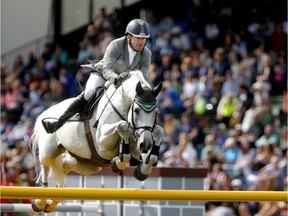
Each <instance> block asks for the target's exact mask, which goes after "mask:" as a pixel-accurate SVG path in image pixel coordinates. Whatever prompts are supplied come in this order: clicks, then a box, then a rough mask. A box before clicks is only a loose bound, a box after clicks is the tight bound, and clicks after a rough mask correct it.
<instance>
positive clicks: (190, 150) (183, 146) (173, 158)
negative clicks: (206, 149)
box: [164, 132, 198, 168]
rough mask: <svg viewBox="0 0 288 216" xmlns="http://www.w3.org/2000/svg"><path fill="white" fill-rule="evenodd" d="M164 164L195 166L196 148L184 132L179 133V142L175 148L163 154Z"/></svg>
mask: <svg viewBox="0 0 288 216" xmlns="http://www.w3.org/2000/svg"><path fill="white" fill-rule="evenodd" d="M164 164H166V165H168V166H170V167H171V166H172V167H183V166H184V167H190V168H193V167H196V166H197V165H198V157H197V150H196V149H195V148H194V146H193V143H192V142H191V140H189V135H188V133H186V132H181V133H180V134H179V142H178V143H177V145H176V148H175V149H172V150H171V151H167V152H166V153H165V154H164Z"/></svg>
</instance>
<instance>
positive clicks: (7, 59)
mask: <svg viewBox="0 0 288 216" xmlns="http://www.w3.org/2000/svg"><path fill="white" fill-rule="evenodd" d="M47 42H53V35H45V36H42V37H39V38H37V39H35V40H32V41H30V42H28V43H26V44H23V45H21V46H19V47H17V48H14V49H12V50H10V51H8V52H5V53H1V64H6V65H7V67H8V69H9V70H12V68H13V64H14V61H15V58H16V56H18V55H20V56H22V59H23V62H26V61H27V60H28V53H29V52H33V53H34V55H35V57H36V58H39V57H40V56H41V54H42V52H43V51H44V47H45V44H46V43H47Z"/></svg>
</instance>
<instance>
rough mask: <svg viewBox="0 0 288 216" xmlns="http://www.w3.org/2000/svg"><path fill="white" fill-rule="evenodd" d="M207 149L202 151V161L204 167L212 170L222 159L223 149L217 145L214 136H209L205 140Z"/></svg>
mask: <svg viewBox="0 0 288 216" xmlns="http://www.w3.org/2000/svg"><path fill="white" fill-rule="evenodd" d="M204 144H205V147H204V148H203V149H202V151H201V156H200V160H201V163H202V164H203V166H204V167H206V168H211V167H212V165H213V164H214V163H216V162H219V158H221V147H220V146H219V145H217V144H216V142H215V138H214V136H213V135H212V134H208V135H206V136H205V139H204Z"/></svg>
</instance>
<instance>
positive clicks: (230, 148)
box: [221, 137, 241, 176]
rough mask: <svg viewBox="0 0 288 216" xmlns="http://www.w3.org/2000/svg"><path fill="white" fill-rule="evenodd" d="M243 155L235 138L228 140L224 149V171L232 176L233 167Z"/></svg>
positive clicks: (222, 159)
mask: <svg viewBox="0 0 288 216" xmlns="http://www.w3.org/2000/svg"><path fill="white" fill-rule="evenodd" d="M240 154H241V149H240V148H239V147H238V144H237V140H236V139H235V138H234V137H229V138H227V139H226V141H225V143H224V145H223V147H222V158H221V161H222V163H223V164H222V167H223V169H224V170H225V171H226V172H227V173H228V174H229V175H230V176H232V173H233V167H234V165H235V163H236V161H237V159H238V157H239V155H240Z"/></svg>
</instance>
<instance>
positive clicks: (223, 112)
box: [216, 91, 237, 126]
mask: <svg viewBox="0 0 288 216" xmlns="http://www.w3.org/2000/svg"><path fill="white" fill-rule="evenodd" d="M236 109H237V97H235V96H234V95H233V93H232V92H230V91H227V92H226V93H225V95H224V96H223V97H222V98H221V99H220V101H219V104H218V106H217V116H216V118H217V120H218V121H220V122H223V123H224V124H225V125H226V126H229V124H230V123H229V122H230V119H231V118H232V115H233V113H234V112H235V111H236Z"/></svg>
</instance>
